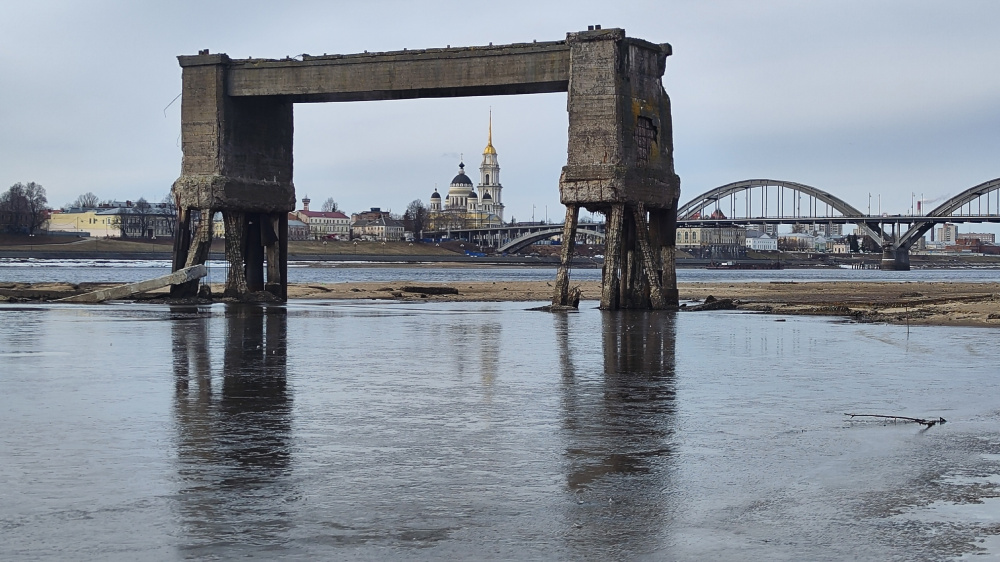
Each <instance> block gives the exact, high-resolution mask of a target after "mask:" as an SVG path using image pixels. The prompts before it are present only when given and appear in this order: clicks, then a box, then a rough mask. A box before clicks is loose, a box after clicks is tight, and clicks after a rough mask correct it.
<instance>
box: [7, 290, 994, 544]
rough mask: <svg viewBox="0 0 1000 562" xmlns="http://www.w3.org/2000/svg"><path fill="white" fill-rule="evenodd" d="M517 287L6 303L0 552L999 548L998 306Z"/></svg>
mask: <svg viewBox="0 0 1000 562" xmlns="http://www.w3.org/2000/svg"><path fill="white" fill-rule="evenodd" d="M527 306H530V305H526V304H525V303H397V302H343V301H341V302H329V301H309V302H305V301H298V302H290V303H288V304H287V305H282V306H268V307H256V306H246V305H225V304H214V305H208V306H199V307H177V306H167V305H150V304H107V305H95V306H76V305H38V306H14V305H7V306H3V307H0V427H2V428H3V430H2V432H0V490H3V492H2V496H0V497H2V501H0V559H2V560H175V559H176V560H180V559H202V558H204V559H235V558H244V557H254V558H261V559H290V560H315V559H368V560H374V559H420V560H440V559H573V560H577V559H592V560H622V559H655V560H746V559H762V560H764V559H766V560H845V559H858V560H949V559H962V558H964V557H971V559H974V560H989V559H997V558H998V556H1000V542H998V540H997V535H1000V497H998V496H1000V403H998V401H997V399H996V397H997V396H1000V376H998V375H1000V368H998V367H997V365H998V362H997V357H996V349H997V347H996V338H997V336H996V331H994V330H990V329H981V328H980V329H972V328H936V327H915V328H910V329H907V328H906V327H905V326H902V327H901V326H887V325H868V324H853V323H846V322H841V321H833V320H830V319H829V318H810V317H787V318H783V317H776V316H772V315H756V314H747V313H740V312H730V311H722V312H706V313H665V312H661V313H635V312H631V313H630V312H618V313H607V312H601V311H598V310H596V309H592V308H585V309H583V310H581V311H580V312H579V313H571V314H548V313H542V312H534V311H528V310H525V308H526V307H527ZM845 412H854V413H877V414H898V415H908V416H918V417H938V416H943V417H944V418H946V419H947V420H948V421H947V423H946V424H944V425H937V426H934V427H931V428H929V429H926V430H925V429H922V428H921V427H920V426H918V425H915V424H891V423H888V424H887V423H883V422H877V421H850V420H849V419H847V418H846V416H845V415H844V413H845ZM977 553H978V554H982V555H980V556H974V555H975V554H977Z"/></svg>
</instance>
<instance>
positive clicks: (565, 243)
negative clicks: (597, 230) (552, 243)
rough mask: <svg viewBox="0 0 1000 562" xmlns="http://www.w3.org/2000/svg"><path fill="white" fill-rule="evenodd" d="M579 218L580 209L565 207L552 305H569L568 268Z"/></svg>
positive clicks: (571, 258) (571, 259) (574, 244)
mask: <svg viewBox="0 0 1000 562" xmlns="http://www.w3.org/2000/svg"><path fill="white" fill-rule="evenodd" d="M579 217H580V208H579V207H577V206H576V205H566V222H565V223H564V224H563V240H562V251H561V253H560V256H559V272H558V273H557V274H556V289H555V294H554V295H553V296H552V304H554V305H561V306H567V305H569V304H570V303H569V267H570V264H571V263H572V261H573V248H574V247H575V246H576V225H577V220H578V219H579Z"/></svg>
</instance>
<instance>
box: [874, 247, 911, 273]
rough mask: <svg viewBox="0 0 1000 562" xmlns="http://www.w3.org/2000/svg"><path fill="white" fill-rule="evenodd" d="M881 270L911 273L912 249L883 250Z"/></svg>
mask: <svg viewBox="0 0 1000 562" xmlns="http://www.w3.org/2000/svg"><path fill="white" fill-rule="evenodd" d="M879 269H882V270H885V271H909V270H910V248H909V247H903V248H894V247H892V246H888V247H886V248H885V249H884V250H882V263H881V266H880V267H879Z"/></svg>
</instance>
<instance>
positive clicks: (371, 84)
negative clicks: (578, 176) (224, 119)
mask: <svg viewBox="0 0 1000 562" xmlns="http://www.w3.org/2000/svg"><path fill="white" fill-rule="evenodd" d="M203 57H206V58H212V59H213V60H220V61H221V60H222V59H220V58H219V57H220V56H219V55H200V56H192V57H180V61H181V66H194V65H197V64H202V63H201V62H200V59H201V58H203ZM206 62H207V61H206ZM227 68H228V71H227V72H228V75H227V80H226V84H227V87H226V93H227V94H228V95H230V96H234V97H242V96H287V97H288V98H289V99H290V100H291V101H294V102H328V101H360V100H388V99H408V98H434V97H457V96H488V95H510V94H532V93H545V92H565V91H567V89H568V85H569V46H568V45H567V44H566V42H564V41H553V42H546V43H519V44H513V45H500V46H488V47H463V48H454V49H426V50H419V51H396V52H389V53H363V54H356V55H331V56H317V57H314V56H308V55H306V56H303V60H301V61H300V60H296V59H286V60H261V59H243V60H240V59H235V60H229V61H228V63H227Z"/></svg>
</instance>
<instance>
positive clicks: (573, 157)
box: [559, 29, 680, 211]
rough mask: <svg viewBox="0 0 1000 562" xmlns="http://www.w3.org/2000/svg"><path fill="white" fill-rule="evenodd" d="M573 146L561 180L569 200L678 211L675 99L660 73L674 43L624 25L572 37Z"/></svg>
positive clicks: (589, 204)
mask: <svg viewBox="0 0 1000 562" xmlns="http://www.w3.org/2000/svg"><path fill="white" fill-rule="evenodd" d="M567 43H568V44H569V46H570V59H571V62H570V64H571V68H572V76H571V78H570V84H569V96H568V99H567V107H568V110H569V115H570V119H569V150H568V154H567V164H566V166H565V167H564V168H563V172H562V177H561V178H560V180H559V189H560V195H561V199H562V203H563V204H564V205H570V204H577V205H581V206H584V207H586V208H588V209H590V210H591V211H597V210H606V209H607V208H608V207H609V206H610V205H611V204H612V203H624V204H628V205H634V204H637V203H643V204H644V205H645V206H646V208H647V209H676V208H677V199H678V197H679V195H680V179H679V178H678V177H677V175H676V174H675V173H674V162H673V125H672V122H671V118H670V99H669V97H668V96H667V93H666V92H665V91H664V89H663V85H662V80H661V78H662V76H663V73H664V71H665V70H666V59H667V56H669V55H670V54H671V48H670V45H666V44H664V45H656V44H653V43H649V42H646V41H642V40H640V39H632V38H628V37H625V31H624V30H621V29H607V30H598V31H583V32H579V33H570V34H568V36H567Z"/></svg>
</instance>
